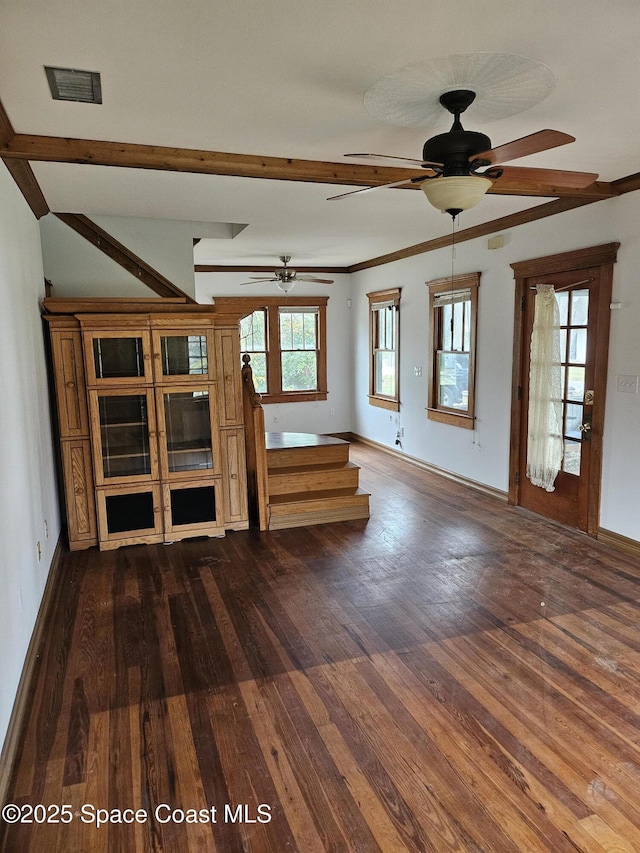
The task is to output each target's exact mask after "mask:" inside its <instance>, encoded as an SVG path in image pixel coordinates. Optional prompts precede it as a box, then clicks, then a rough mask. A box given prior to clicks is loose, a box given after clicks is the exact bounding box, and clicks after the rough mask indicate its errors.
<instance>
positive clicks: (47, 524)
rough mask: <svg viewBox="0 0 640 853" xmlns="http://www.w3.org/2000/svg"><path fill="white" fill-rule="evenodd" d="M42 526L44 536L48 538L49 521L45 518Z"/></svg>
mask: <svg viewBox="0 0 640 853" xmlns="http://www.w3.org/2000/svg"><path fill="white" fill-rule="evenodd" d="M42 526H43V527H44V538H45V539H48V538H49V522H48V521H47V519H46V518H45V520H44V521H43V522H42Z"/></svg>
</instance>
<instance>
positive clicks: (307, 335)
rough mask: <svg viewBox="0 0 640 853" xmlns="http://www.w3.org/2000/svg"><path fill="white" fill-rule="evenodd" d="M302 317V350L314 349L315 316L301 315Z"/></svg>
mask: <svg viewBox="0 0 640 853" xmlns="http://www.w3.org/2000/svg"><path fill="white" fill-rule="evenodd" d="M302 316H303V317H304V348H305V349H315V348H316V315H315V314H303V315H302Z"/></svg>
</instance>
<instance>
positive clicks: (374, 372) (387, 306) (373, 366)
mask: <svg viewBox="0 0 640 853" xmlns="http://www.w3.org/2000/svg"><path fill="white" fill-rule="evenodd" d="M367 298H368V299H369V350H370V352H369V403H370V404H371V405H372V406H380V407H381V408H384V409H391V410H392V411H396V412H397V411H398V410H399V408H400V396H399V387H398V386H399V372H398V367H399V363H398V362H399V358H398V356H399V351H400V346H399V343H400V340H399V339H400V322H399V319H400V289H399V288H393V289H390V290H380V291H377V292H376V293H368V294H367Z"/></svg>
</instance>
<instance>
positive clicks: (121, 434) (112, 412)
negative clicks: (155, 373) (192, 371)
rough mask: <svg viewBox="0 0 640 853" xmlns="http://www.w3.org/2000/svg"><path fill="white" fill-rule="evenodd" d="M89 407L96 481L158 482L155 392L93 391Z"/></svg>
mask: <svg viewBox="0 0 640 853" xmlns="http://www.w3.org/2000/svg"><path fill="white" fill-rule="evenodd" d="M90 405H91V419H92V425H93V427H94V428H93V430H92V435H93V440H94V456H95V459H96V466H95V467H96V482H97V483H108V482H113V481H115V480H119V481H129V482H131V481H139V480H148V479H156V478H157V448H156V444H155V442H156V432H155V412H154V399H153V394H152V392H151V391H150V390H149V391H142V392H141V393H135V392H128V391H125V390H124V389H123V390H120V391H115V390H114V391H109V392H106V391H92V392H91V395H90Z"/></svg>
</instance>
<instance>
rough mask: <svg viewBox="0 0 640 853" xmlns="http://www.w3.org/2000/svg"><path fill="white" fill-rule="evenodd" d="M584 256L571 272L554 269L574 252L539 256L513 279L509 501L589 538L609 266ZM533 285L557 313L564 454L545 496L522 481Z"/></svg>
mask: <svg viewBox="0 0 640 853" xmlns="http://www.w3.org/2000/svg"><path fill="white" fill-rule="evenodd" d="M599 248H600V249H602V248H603V247H599ZM616 248H617V247H616ZM590 251H591V252H592V251H594V250H585V255H584V257H577V258H576V257H574V258H573V262H574V264H575V263H577V264H578V265H577V268H573V269H562V267H563V266H564V267H566V266H567V265H569V266H571V263H570V259H571V256H572V255H576V254H578V253H569V255H568V256H566V255H563V256H554V257H552V258H548V259H541V261H540V262H539V264H540V266H539V267H538V269H535V271H534V274H532V275H524V276H522V277H520V278H519V279H518V296H519V299H520V309H521V310H520V317H519V326H520V328H519V334H518V335H517V337H518V338H519V357H518V359H517V361H518V362H519V364H518V369H517V385H516V387H515V388H514V397H515V400H514V403H515V406H514V411H515V412H516V413H517V417H516V418H515V419H514V422H513V423H512V457H511V468H512V483H511V486H510V502H511V503H515V504H517V505H519V506H522V507H526V508H527V509H530V510H532V511H533V512H537V513H540V514H541V515H544V516H546V517H548V518H551V519H554V520H555V521H559V522H561V523H562V524H566V525H569V526H571V527H576V528H578V529H579V530H583V531H585V532H587V533H590V534H591V535H595V534H596V533H597V528H598V517H599V503H600V478H601V460H602V432H603V425H604V403H605V389H606V362H607V351H608V338H609V312H610V300H611V264H609V265H606V264H605V265H603V264H602V263H598V264H594V265H592V266H585V265H583V264H585V263H587V261H588V258H589V252H590ZM558 258H563V259H565V260H564V263H560V264H559V263H558ZM614 259H615V255H614ZM611 263H612V261H611ZM518 266H520V265H514V268H517V267H518ZM545 266H546V267H547V268H546V269H544V267H545ZM558 267H560V268H558ZM516 275H517V270H516ZM538 284H551V285H553V287H554V288H555V291H556V299H557V301H558V305H559V308H560V335H561V373H562V440H563V450H564V453H563V459H562V466H561V469H560V471H559V473H558V476H557V477H556V480H555V489H554V491H553V492H547V491H545V490H544V489H543V488H541V487H539V486H534V485H533V484H532V483H531V482H530V480H529V479H528V478H527V476H526V470H527V432H528V410H529V367H530V343H531V332H532V329H533V316H534V304H535V295H536V285H538ZM514 378H515V371H514Z"/></svg>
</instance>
